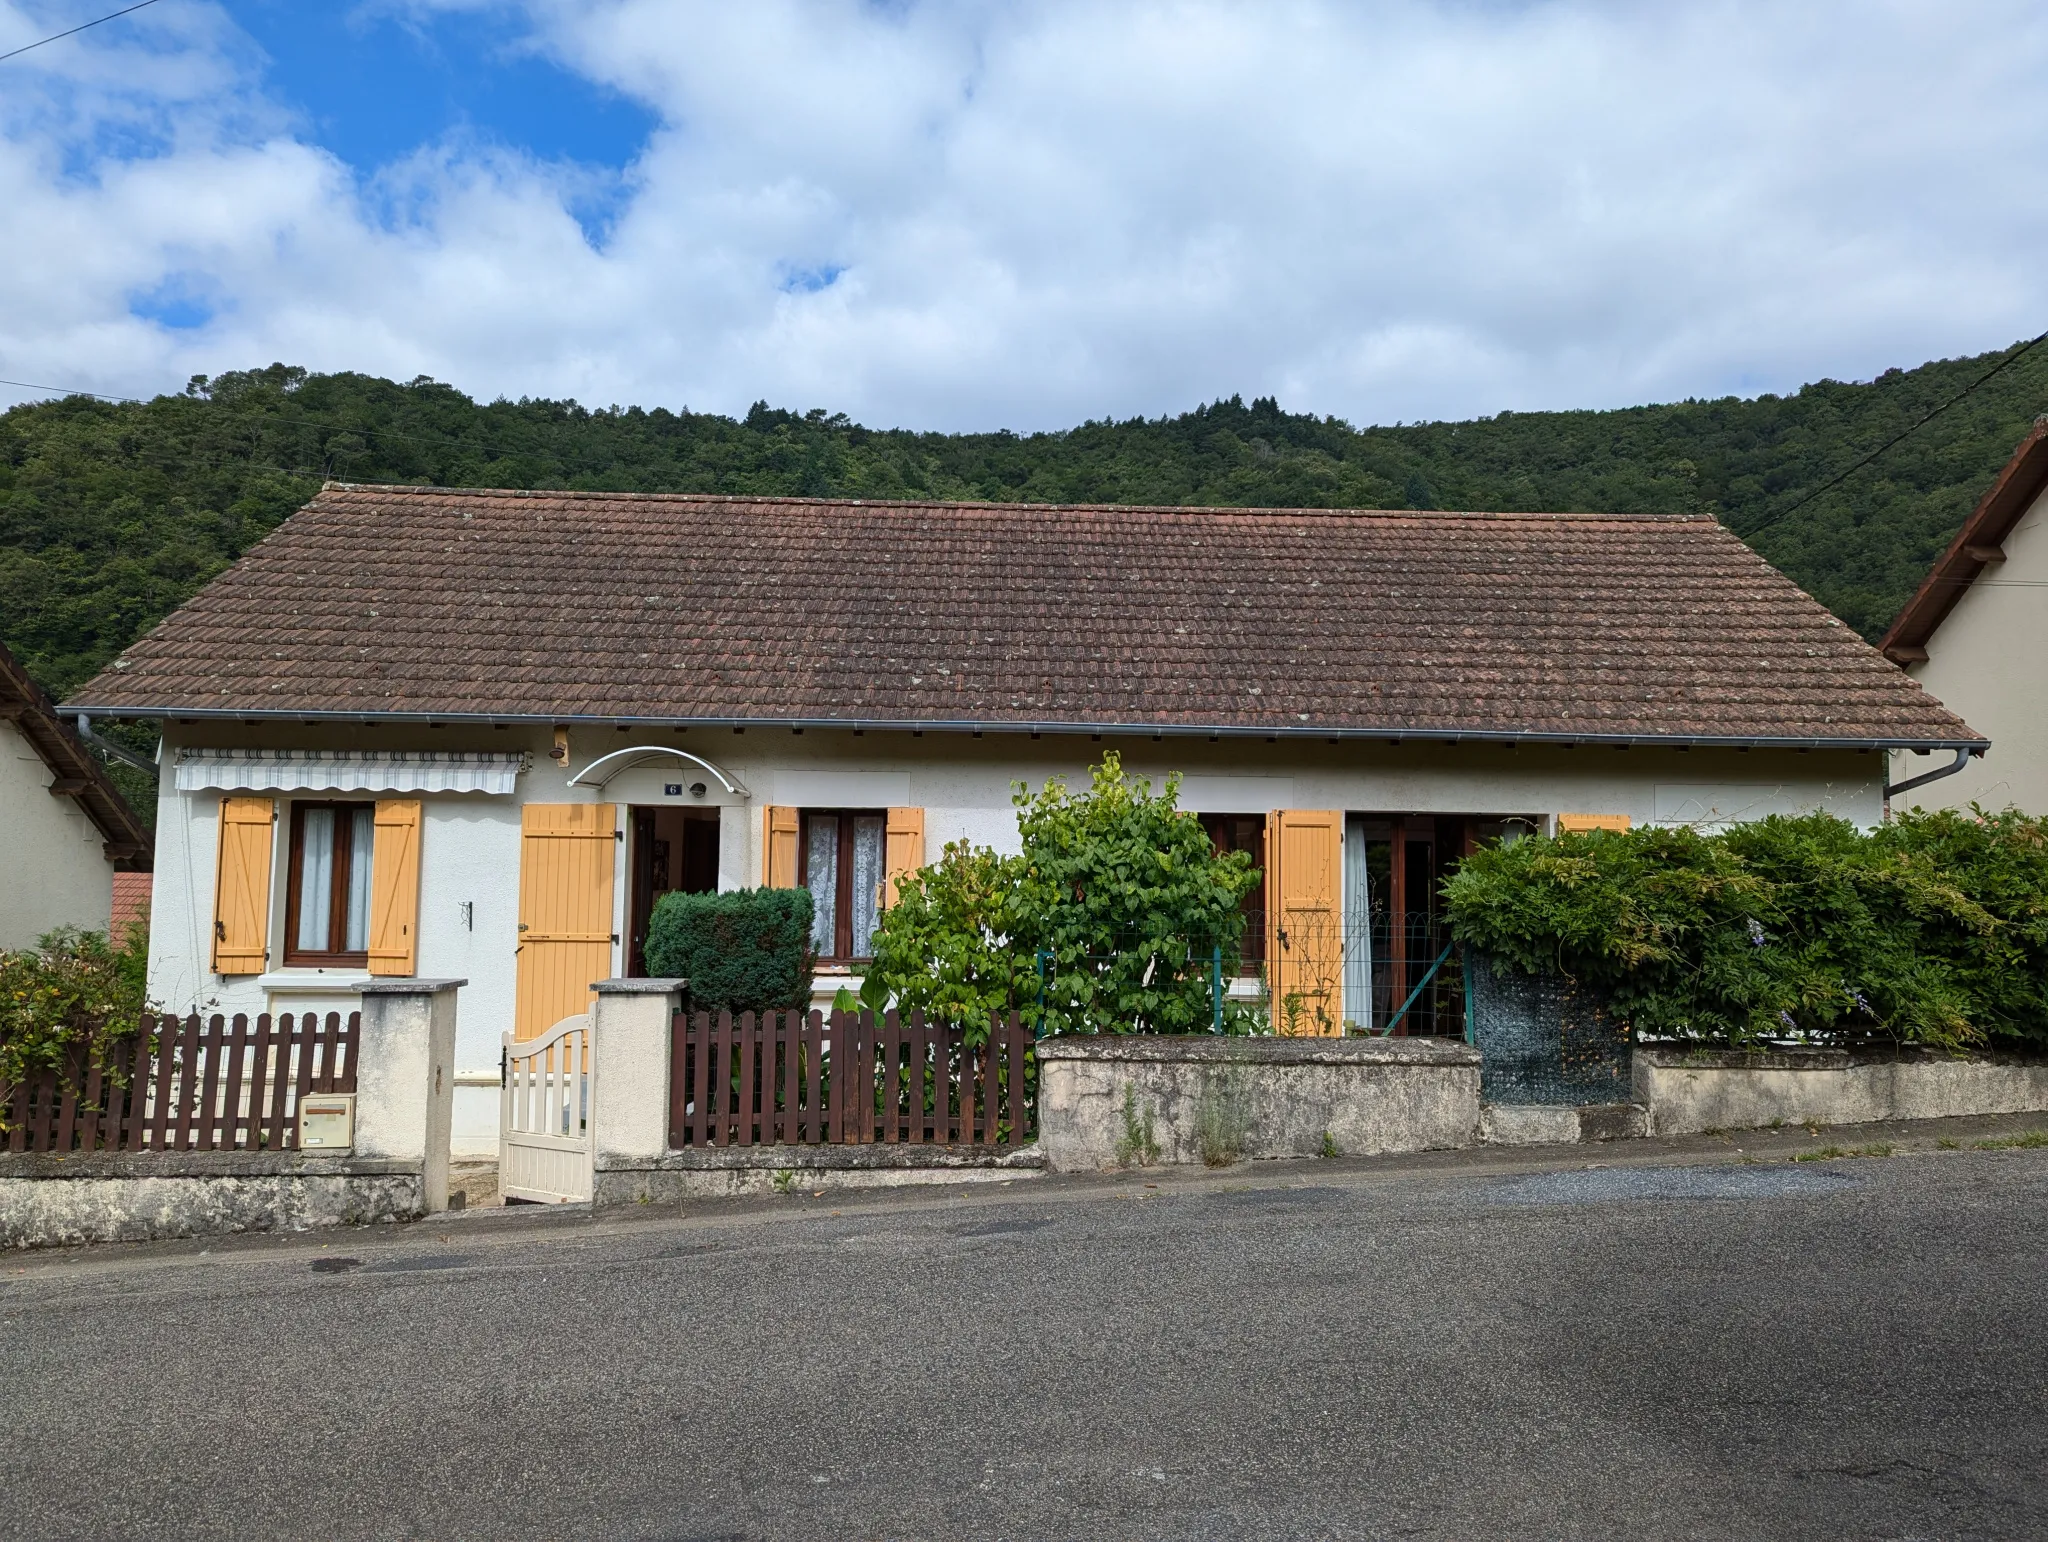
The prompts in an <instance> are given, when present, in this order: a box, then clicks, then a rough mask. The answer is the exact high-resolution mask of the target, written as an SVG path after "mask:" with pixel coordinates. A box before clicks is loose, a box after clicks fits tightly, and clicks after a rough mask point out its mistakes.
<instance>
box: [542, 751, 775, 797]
mask: <svg viewBox="0 0 2048 1542" xmlns="http://www.w3.org/2000/svg"><path fill="white" fill-rule="evenodd" d="M659 760H680V761H682V762H684V763H685V764H688V765H692V766H695V767H697V768H698V769H699V770H700V771H703V772H705V773H706V774H708V775H710V776H714V777H716V778H717V779H718V785H719V786H721V787H723V788H724V789H725V790H726V791H727V792H728V793H731V794H732V795H733V796H734V797H736V798H751V797H752V796H753V794H752V793H750V792H748V791H747V789H746V788H744V787H742V786H741V785H740V783H739V780H738V778H736V777H733V776H729V775H727V774H726V772H724V771H723V770H721V769H720V768H719V767H718V766H716V765H714V764H712V763H711V762H710V761H708V760H706V759H705V758H704V757H703V756H702V755H692V754H691V753H690V752H689V751H688V750H678V749H671V748H670V747H669V746H668V745H666V744H636V745H632V746H629V747H628V748H626V749H623V750H613V751H612V752H611V753H610V754H609V755H600V756H599V757H598V758H597V759H596V760H593V761H592V762H591V763H590V764H589V765H587V766H585V767H584V768H583V769H582V770H581V771H578V772H577V773H576V774H575V775H574V776H572V777H570V778H569V785H570V786H571V787H595V788H597V789H599V790H600V791H602V790H603V788H604V785H605V783H607V782H609V781H610V780H611V779H612V778H613V777H615V776H617V775H618V774H619V773H620V772H621V771H630V770H631V769H632V768H633V767H635V766H642V765H646V764H647V763H648V762H649V761H659Z"/></svg>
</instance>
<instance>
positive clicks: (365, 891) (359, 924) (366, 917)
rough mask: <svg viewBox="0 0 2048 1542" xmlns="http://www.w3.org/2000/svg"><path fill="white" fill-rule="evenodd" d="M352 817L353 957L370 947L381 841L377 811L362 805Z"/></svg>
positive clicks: (350, 889)
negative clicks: (375, 853) (374, 862)
mask: <svg viewBox="0 0 2048 1542" xmlns="http://www.w3.org/2000/svg"><path fill="white" fill-rule="evenodd" d="M350 815H351V817H350V820H349V856H348V941H347V943H346V948H347V951H348V952H350V953H362V952H364V951H366V950H367V949H368V948H369V946H370V874H371V871H372V866H371V856H370V853H371V850H372V848H373V843H374V842H375V841H376V839H377V810H376V809H375V808H374V807H372V806H371V805H370V804H367V803H360V804H357V805H356V807H355V808H354V809H352V810H351V811H350Z"/></svg>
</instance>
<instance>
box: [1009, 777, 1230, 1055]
mask: <svg viewBox="0 0 2048 1542" xmlns="http://www.w3.org/2000/svg"><path fill="white" fill-rule="evenodd" d="M1179 798H1180V776H1179V774H1178V773H1176V774H1174V775H1173V776H1170V777H1168V778H1167V779H1166V790H1165V791H1164V792H1162V793H1159V794H1158V795H1157V796H1155V795H1154V794H1153V792H1152V786H1151V783H1150V782H1149V781H1147V780H1146V779H1145V778H1143V777H1127V776H1125V775H1124V770H1123V764H1122V762H1121V761H1120V760H1119V759H1118V757H1117V756H1116V755H1114V754H1110V755H1105V756H1104V757H1103V758H1102V764H1101V765H1099V766H1097V767H1095V769H1094V771H1093V773H1092V776H1091V779H1090V786H1089V789H1088V791H1087V792H1085V793H1078V794H1076V793H1070V792H1068V791H1067V786H1066V783H1065V782H1064V781H1062V780H1061V779H1059V778H1057V777H1055V778H1053V779H1052V780H1050V781H1048V782H1047V783H1046V784H1045V786H1044V788H1043V789H1042V790H1041V791H1039V792H1038V793H1037V794H1035V795H1034V794H1031V793H1028V792H1026V791H1025V790H1024V789H1023V788H1022V787H1019V788H1018V790H1017V795H1016V799H1015V802H1016V805H1017V829H1018V833H1019V834H1020V835H1021V837H1022V838H1023V846H1024V850H1023V856H1022V858H1021V868H1020V876H1021V881H1020V888H1019V893H1018V896H1017V901H1016V903H1017V907H1018V910H1019V913H1020V934H1021V937H1022V938H1023V940H1025V941H1026V942H1027V944H1028V946H1029V947H1030V948H1031V949H1032V950H1033V951H1034V953H1035V952H1036V950H1038V949H1044V950H1045V951H1046V953H1047V954H1048V955H1050V965H1049V970H1048V979H1047V981H1046V988H1045V1008H1046V1011H1045V1025H1046V1030H1047V1031H1048V1032H1053V1033H1072V1032H1081V1033H1102V1032H1110V1033H1205V1032H1207V1031H1208V1030H1209V1028H1210V1025H1211V1022H1212V1019H1213V1010H1214V1007H1213V1002H1212V1000H1211V995H1210V974H1211V954H1212V952H1213V950H1215V949H1218V948H1220V949H1221V950H1222V953H1223V975H1224V978H1225V979H1226V980H1227V979H1230V978H1232V977H1233V976H1235V975H1236V973H1237V964H1238V951H1239V946H1240V944H1241V942H1242V940H1243V937H1244V912H1243V911H1242V910H1241V909H1239V908H1238V905H1239V902H1240V901H1241V900H1243V898H1244V896H1245V895H1246V894H1247V893H1248V892H1249V891H1250V890H1251V889H1252V887H1253V886H1254V885H1256V884H1257V883H1258V881H1259V873H1258V869H1257V868H1255V867H1253V866H1252V859H1251V858H1250V857H1249V856H1248V855H1246V854H1245V853H1244V852H1241V851H1233V852H1218V851H1217V850H1216V848H1215V846H1214V844H1213V843H1212V842H1211V841H1210V839H1209V833H1208V831H1206V830H1204V829H1203V828H1202V822H1201V820H1199V819H1198V818H1196V817H1195V816H1194V815H1193V814H1184V813H1182V812H1181V811H1180V809H1179V808H1178V807H1177V806H1176V805H1177V803H1178V802H1179ZM1034 984H1035V982H1034Z"/></svg>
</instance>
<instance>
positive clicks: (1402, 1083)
mask: <svg viewBox="0 0 2048 1542" xmlns="http://www.w3.org/2000/svg"><path fill="white" fill-rule="evenodd" d="M1038 1130H1039V1145H1040V1147H1041V1148H1042V1150H1043V1151H1044V1154H1045V1159H1046V1163H1047V1165H1048V1166H1049V1167H1051V1168H1053V1169H1055V1170H1059V1171H1068V1172H1072V1171H1093V1170H1097V1169H1100V1168H1105V1167H1113V1166H1117V1165H1131V1164H1149V1163H1152V1162H1162V1163H1182V1162H1209V1163H1211V1164H1213V1165H1221V1164H1222V1163H1224V1162H1227V1161H1232V1160H1236V1159H1238V1158H1241V1157H1242V1158H1259V1157H1312V1156H1366V1155H1372V1154H1375V1153H1379V1152H1390V1151H1427V1150H1434V1149H1438V1148H1443V1147H1453V1146H1470V1145H1473V1144H1474V1143H1475V1142H1476V1141H1477V1140H1478V1136H1479V1052H1478V1051H1477V1050H1476V1049H1473V1048H1472V1047H1471V1046H1470V1045H1467V1044H1461V1043H1458V1042H1456V1041H1452V1040H1442V1039H1424V1038H1412V1039H1409V1038H1388V1039H1236V1038H1210V1037H1208V1036H1206V1035H1201V1036H1188V1037H1164V1036H1162V1037H1151V1036H1144V1035H1135V1034H1133V1035H1103V1036H1101V1037H1076V1038H1066V1039H1047V1040H1045V1041H1044V1042H1042V1043H1041V1044H1040V1045H1039V1046H1038Z"/></svg>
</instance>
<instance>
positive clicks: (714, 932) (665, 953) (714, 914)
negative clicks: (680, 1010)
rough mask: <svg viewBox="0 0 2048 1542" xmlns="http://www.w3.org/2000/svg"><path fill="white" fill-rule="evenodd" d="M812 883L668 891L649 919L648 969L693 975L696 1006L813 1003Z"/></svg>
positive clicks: (764, 1008) (737, 1008)
mask: <svg viewBox="0 0 2048 1542" xmlns="http://www.w3.org/2000/svg"><path fill="white" fill-rule="evenodd" d="M811 913H812V912H811V891H810V890H809V889H735V890H732V891H731V892H729V893H725V894H664V895H663V896H662V897H661V898H660V899H658V900H656V901H655V904H654V914H653V916H652V918H651V919H650V920H649V921H648V923H647V970H648V973H650V974H653V975H679V976H681V977H682V978H684V979H686V980H688V981H689V982H690V1005H691V1007H692V1008H693V1009H694V1010H697V1011H704V1012H717V1011H721V1010H730V1011H733V1012H747V1011H756V1012H772V1011H785V1010H788V1009H789V1008H792V1007H796V1008H804V1007H808V1006H810V1004H811V976H812V974H813V972H814V971H815V969H816V965H817V955H816V954H815V953H813V952H812V950H811Z"/></svg>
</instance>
